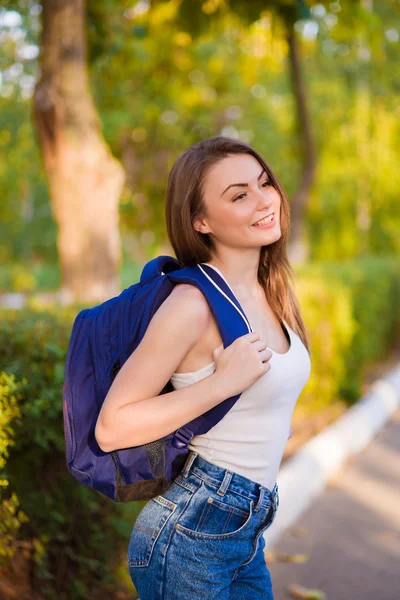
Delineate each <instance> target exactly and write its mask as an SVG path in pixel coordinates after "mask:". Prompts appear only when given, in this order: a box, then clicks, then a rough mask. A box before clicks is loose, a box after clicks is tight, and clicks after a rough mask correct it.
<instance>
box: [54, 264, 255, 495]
mask: <svg viewBox="0 0 400 600" xmlns="http://www.w3.org/2000/svg"><path fill="white" fill-rule="evenodd" d="M178 283H189V284H192V285H195V286H197V287H198V288H199V289H200V290H201V291H202V293H203V295H204V296H205V298H206V299H207V301H208V304H209V305H210V308H211V311H212V314H213V316H214V318H215V320H216V323H217V325H218V328H219V331H220V335H221V338H222V341H223V344H224V348H226V347H227V346H229V345H230V344H232V342H234V340H235V339H236V338H238V337H240V336H242V335H245V334H247V333H249V332H251V331H252V329H251V326H250V324H249V322H248V320H247V318H246V316H245V314H244V312H243V310H242V308H241V306H240V304H239V302H238V300H237V299H236V297H235V295H234V294H233V292H232V290H231V288H230V286H229V285H228V283H227V282H226V281H225V279H224V278H223V277H221V276H220V275H219V273H218V272H217V271H216V270H215V269H213V268H212V267H210V266H209V265H207V264H201V263H200V264H198V265H195V266H190V267H182V266H181V265H180V264H179V262H178V261H177V260H176V259H175V258H172V257H171V256H158V257H157V258H155V259H153V260H151V261H149V262H148V263H147V264H146V265H145V266H144V268H143V271H142V274H141V277H140V281H139V282H138V283H135V284H134V285H132V286H130V287H129V288H127V289H125V290H124V291H123V292H122V293H121V294H120V295H119V296H117V297H115V298H111V299H110V300H107V301H106V302H103V303H102V304H100V305H98V306H94V307H93V308H88V309H84V310H82V311H81V312H79V314H78V315H77V316H76V318H75V321H74V325H73V328H72V333H71V338H70V341H69V345H68V352H67V357H66V366H65V382H64V389H63V419H64V436H65V446H66V460H67V467H68V470H69V471H70V473H71V474H72V475H73V476H74V477H75V478H76V479H77V480H78V481H80V482H81V483H84V484H85V485H87V486H89V487H92V488H94V489H95V490H98V491H99V492H101V493H102V494H104V495H106V496H108V497H109V498H111V499H112V500H115V501H117V502H130V501H133V500H150V499H151V498H154V497H155V496H157V495H158V494H161V493H163V492H164V491H165V490H166V489H167V488H168V487H169V486H170V484H171V482H172V480H173V479H174V478H175V477H176V476H177V475H178V473H179V471H180V470H181V469H182V467H183V465H184V463H185V460H186V457H187V455H188V453H189V449H188V443H189V442H190V440H191V439H192V438H193V436H195V435H198V434H203V433H206V432H207V431H209V430H210V429H211V428H212V427H214V425H216V424H217V423H218V422H219V421H220V420H221V419H222V418H223V417H224V416H225V415H226V413H227V412H228V411H229V410H230V409H231V408H232V406H233V405H234V404H235V402H236V400H238V398H239V397H240V395H241V394H237V395H235V396H232V397H231V398H227V399H226V400H224V401H222V402H221V403H220V404H218V405H217V406H215V407H214V408H212V409H210V410H209V411H207V412H206V413H204V414H203V415H200V416H199V417H197V418H196V419H194V420H193V421H191V422H190V423H187V424H186V425H184V426H183V427H181V428H180V429H178V430H177V431H173V432H171V433H170V434H169V435H167V436H165V437H163V438H161V439H159V440H155V441H153V442H150V443H148V444H144V445H142V446H134V447H132V448H125V449H122V450H115V451H113V452H104V451H103V450H101V449H100V447H99V446H98V444H97V442H96V439H95V436H94V430H95V426H96V422H97V418H98V415H99V412H100V409H101V406H102V403H103V402H104V399H105V397H106V395H107V392H108V390H109V388H110V387H111V384H112V382H113V379H114V377H115V376H116V374H117V373H118V371H119V369H120V368H121V366H122V365H123V364H124V362H125V361H126V360H127V359H128V358H129V356H130V355H131V354H132V352H133V351H134V350H135V348H136V347H137V346H138V345H139V343H140V341H141V340H142V338H143V336H144V334H145V332H146V329H147V327H148V325H149V323H150V320H151V318H152V317H153V315H154V313H155V312H156V311H157V309H158V308H159V307H160V305H161V304H162V303H163V302H164V300H165V299H166V298H167V297H168V296H169V294H170V293H171V292H172V290H173V288H174V287H175V285H176V284H178ZM173 390H174V388H173V386H172V384H171V382H170V381H169V382H168V383H167V385H166V386H165V387H164V388H163V390H162V391H161V392H160V394H166V393H168V392H172V391H173Z"/></svg>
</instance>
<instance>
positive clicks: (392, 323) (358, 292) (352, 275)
mask: <svg viewBox="0 0 400 600" xmlns="http://www.w3.org/2000/svg"><path fill="white" fill-rule="evenodd" d="M296 275H297V279H296V292H297V294H298V296H299V302H300V306H301V307H302V311H303V316H304V320H305V322H306V326H307V330H308V331H309V333H310V338H311V352H312V358H311V361H312V371H311V376H310V379H309V381H308V383H307V385H306V387H305V388H304V391H303V392H302V395H301V399H300V401H299V403H298V405H297V406H296V410H297V411H301V412H303V413H306V414H307V413H312V412H315V411H316V410H318V409H319V408H323V407H324V406H327V405H328V404H329V403H330V402H332V400H334V399H335V398H337V399H341V400H344V401H345V402H346V403H347V404H352V403H353V402H356V401H357V400H358V399H359V397H360V394H361V390H362V383H363V379H364V377H365V374H366V371H367V369H368V368H369V367H370V366H372V365H373V364H374V362H376V361H382V360H384V359H385V358H386V357H387V356H388V355H389V354H390V352H391V349H392V348H393V346H394V345H395V343H396V341H398V340H399V337H400V267H399V260H398V258H397V257H387V258H378V257H366V258H365V259H362V260H357V261H355V260H354V261H343V262H341V263H333V262H332V263H316V264H310V265H307V266H305V267H302V268H300V269H298V270H297V272H296Z"/></svg>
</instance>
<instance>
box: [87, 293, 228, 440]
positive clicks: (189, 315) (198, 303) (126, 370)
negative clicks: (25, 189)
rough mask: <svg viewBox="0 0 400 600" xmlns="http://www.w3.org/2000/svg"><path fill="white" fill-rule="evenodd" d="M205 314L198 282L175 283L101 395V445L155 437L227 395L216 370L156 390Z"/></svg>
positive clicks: (196, 335)
mask: <svg viewBox="0 0 400 600" xmlns="http://www.w3.org/2000/svg"><path fill="white" fill-rule="evenodd" d="M210 318H211V311H210V308H209V306H208V303H207V300H206V299H205V298H204V296H203V294H202V293H201V291H200V290H199V289H198V288H196V287H195V286H193V285H190V284H178V285H176V286H175V288H174V289H173V291H172V292H171V294H170V295H169V297H168V298H167V299H166V300H165V302H163V304H162V305H161V306H160V307H159V309H158V310H157V312H156V313H155V315H154V316H153V318H152V319H151V321H150V323H149V326H148V328H147V330H146V333H145V335H144V337H143V339H142V340H141V342H140V344H139V346H138V347H137V348H136V350H135V351H134V352H133V353H132V354H131V356H130V357H129V358H128V360H127V361H126V362H125V363H124V365H123V366H122V368H121V370H120V371H119V373H118V374H117V376H116V378H115V380H114V381H113V383H112V386H111V388H110V390H109V392H108V394H107V396H106V399H105V400H104V403H103V406H102V408H101V410H100V414H99V417H98V420H97V424H96V429H95V437H96V440H97V443H98V444H99V446H100V448H101V449H102V450H104V451H105V452H111V451H113V450H116V449H122V448H130V447H132V446H139V445H142V444H146V443H149V442H152V441H155V440H158V439H160V438H162V437H163V436H165V435H168V434H169V433H171V432H172V431H175V430H177V429H179V427H181V426H183V425H185V424H186V423H189V422H190V421H191V420H193V419H194V418H196V417H198V416H200V415H201V414H203V413H205V412H207V411H208V410H209V409H210V408H213V407H214V406H216V405H217V404H219V403H220V402H222V401H223V400H225V399H226V398H227V397H228V396H226V393H225V392H224V386H223V385H221V382H220V381H219V378H218V376H217V373H216V372H214V373H213V374H211V375H210V376H208V377H205V378H204V379H201V380H200V381H197V382H196V383H194V384H192V385H189V386H185V387H183V388H180V389H177V390H174V391H172V392H169V393H167V394H162V395H158V394H160V392H161V390H162V389H163V388H164V386H165V385H166V384H167V382H168V381H169V379H170V378H171V375H172V374H173V373H174V372H175V371H176V369H177V367H178V366H179V364H180V363H181V362H182V360H183V358H184V357H185V356H186V355H187V353H188V352H189V350H190V349H191V348H192V347H193V346H194V344H195V343H196V342H197V341H198V340H199V339H200V337H201V336H202V335H204V333H205V331H206V330H207V327H208V324H209V320H210Z"/></svg>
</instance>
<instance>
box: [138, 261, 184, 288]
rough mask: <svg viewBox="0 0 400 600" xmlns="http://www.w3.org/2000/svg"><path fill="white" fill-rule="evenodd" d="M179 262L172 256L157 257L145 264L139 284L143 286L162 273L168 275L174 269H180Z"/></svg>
mask: <svg viewBox="0 0 400 600" xmlns="http://www.w3.org/2000/svg"><path fill="white" fill-rule="evenodd" d="M181 268H182V266H181V265H180V263H179V261H178V260H177V259H176V258H173V257H172V256H164V255H163V256H157V257H156V258H153V260H150V261H149V262H148V263H146V264H145V266H144V267H143V270H142V274H141V276H140V284H141V285H144V284H145V283H148V282H149V281H151V280H152V279H156V278H157V277H160V275H162V274H163V273H164V274H165V273H169V272H170V271H173V270H175V269H181Z"/></svg>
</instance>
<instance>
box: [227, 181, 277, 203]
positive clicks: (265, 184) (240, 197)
mask: <svg viewBox="0 0 400 600" xmlns="http://www.w3.org/2000/svg"><path fill="white" fill-rule="evenodd" d="M269 186H271V184H270V182H269V180H268V179H267V180H266V181H264V183H262V187H264V188H266V187H269ZM244 196H246V194H245V193H243V194H239V196H236V198H234V199H233V202H236V200H241V199H242V198H243V197H244Z"/></svg>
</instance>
